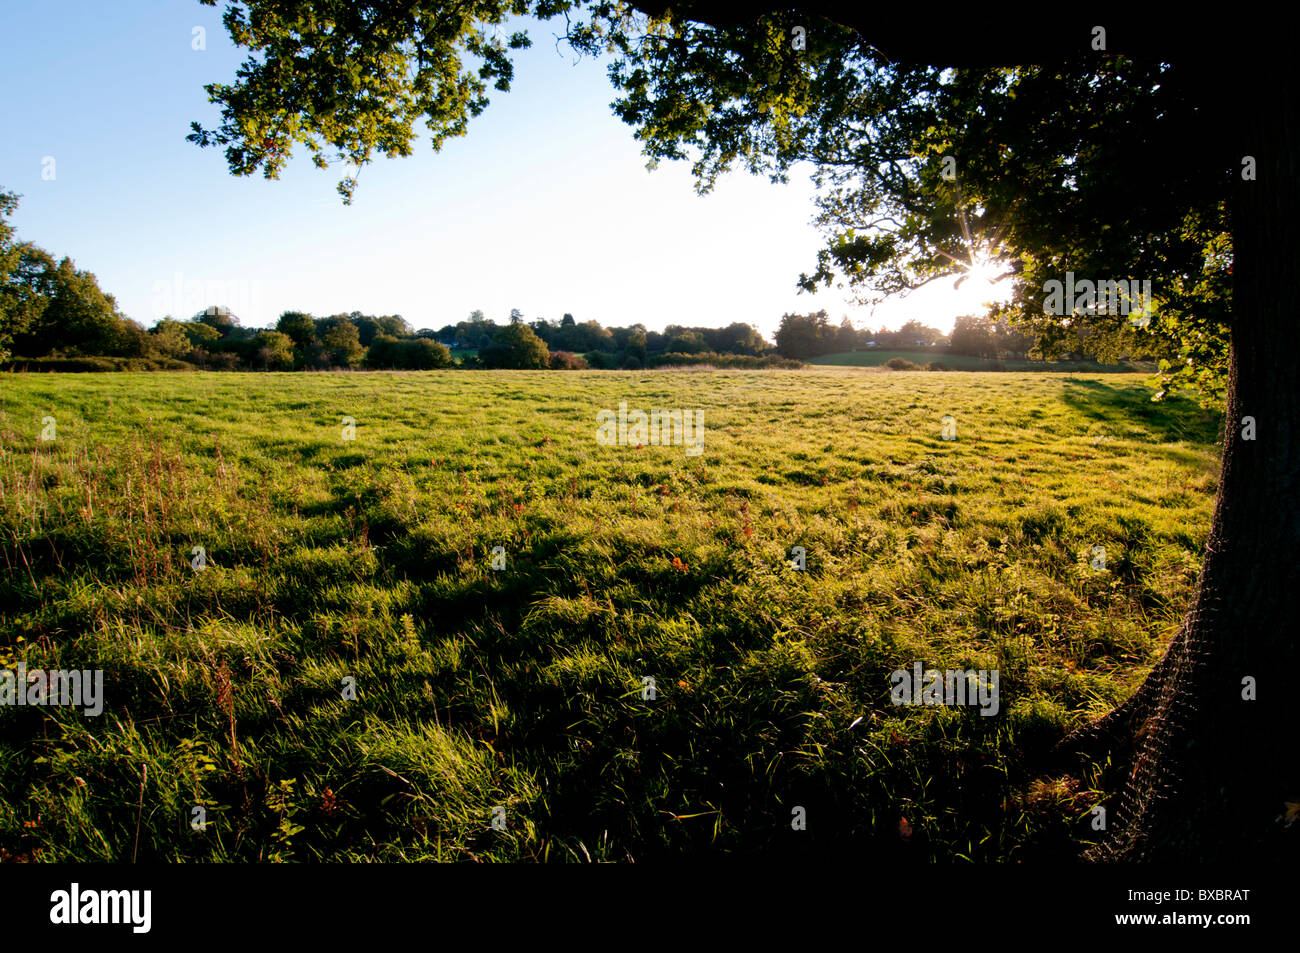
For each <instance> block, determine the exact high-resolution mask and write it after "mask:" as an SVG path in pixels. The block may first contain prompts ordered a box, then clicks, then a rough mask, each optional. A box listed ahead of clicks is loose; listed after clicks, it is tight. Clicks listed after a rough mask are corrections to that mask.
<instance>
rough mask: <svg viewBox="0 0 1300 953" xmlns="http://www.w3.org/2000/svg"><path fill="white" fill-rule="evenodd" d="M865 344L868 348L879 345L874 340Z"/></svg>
mask: <svg viewBox="0 0 1300 953" xmlns="http://www.w3.org/2000/svg"><path fill="white" fill-rule="evenodd" d="M866 346H867V347H868V348H873V347H880V345H879V344H877V343H876V342H875V341H868V342H867V344H866Z"/></svg>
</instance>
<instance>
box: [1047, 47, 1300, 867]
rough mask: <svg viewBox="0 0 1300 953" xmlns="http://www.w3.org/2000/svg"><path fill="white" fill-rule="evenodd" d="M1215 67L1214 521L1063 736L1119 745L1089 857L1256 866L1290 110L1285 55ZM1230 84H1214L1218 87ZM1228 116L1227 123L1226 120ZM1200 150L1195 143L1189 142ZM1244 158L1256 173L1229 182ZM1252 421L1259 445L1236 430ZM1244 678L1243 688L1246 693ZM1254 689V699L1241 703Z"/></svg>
mask: <svg viewBox="0 0 1300 953" xmlns="http://www.w3.org/2000/svg"><path fill="white" fill-rule="evenodd" d="M1256 62H1257V63H1259V65H1258V66H1257V67H1254V68H1252V69H1251V74H1253V75H1249V76H1242V75H1240V74H1238V75H1237V76H1232V77H1229V78H1224V77H1223V76H1222V74H1220V84H1221V86H1220V90H1219V91H1217V92H1216V93H1215V94H1214V95H1213V96H1211V99H1212V100H1216V101H1217V102H1219V103H1221V104H1224V105H1228V104H1227V102H1226V97H1227V95H1229V93H1235V94H1236V97H1235V100H1234V101H1233V102H1232V103H1231V104H1230V106H1229V108H1230V110H1232V111H1233V112H1234V114H1235V119H1234V118H1232V117H1230V116H1229V114H1228V113H1226V112H1220V111H1219V110H1217V109H1214V110H1211V111H1210V117H1207V118H1212V119H1223V120H1224V121H1225V122H1226V123H1227V128H1225V127H1224V126H1220V125H1218V124H1217V123H1215V122H1207V123H1206V128H1205V136H1206V137H1207V138H1209V137H1213V136H1216V135H1220V134H1227V135H1232V133H1233V132H1236V131H1239V133H1240V134H1239V135H1235V136H1233V137H1232V138H1231V139H1229V140H1228V141H1231V142H1234V143H1240V144H1241V150H1240V151H1241V153H1242V155H1241V156H1239V157H1237V159H1236V161H1237V163H1238V165H1237V168H1236V171H1235V172H1234V177H1235V178H1236V180H1237V181H1236V184H1235V186H1234V194H1233V208H1232V230H1233V246H1234V263H1233V316H1232V358H1231V378H1230V382H1229V389H1228V398H1227V407H1226V434H1225V437H1224V446H1223V462H1222V471H1221V474H1220V478H1219V492H1218V500H1217V503H1216V506H1215V512H1214V520H1213V524H1212V526H1211V529H1210V535H1209V539H1208V541H1207V543H1206V554H1205V562H1204V565H1203V567H1202V569H1201V575H1200V579H1199V582H1198V584H1197V589H1196V593H1195V596H1194V597H1193V601H1192V605H1191V608H1190V609H1189V611H1188V613H1187V616H1186V618H1185V619H1184V621H1183V624H1182V627H1181V628H1180V630H1179V632H1178V633H1177V635H1176V636H1175V637H1174V638H1173V640H1172V641H1171V643H1170V645H1169V648H1168V650H1167V652H1166V654H1165V656H1164V657H1163V658H1162V659H1161V661H1160V662H1159V663H1158V664H1157V665H1156V666H1155V668H1154V669H1153V670H1152V672H1151V674H1150V675H1149V676H1148V678H1147V680H1146V682H1145V683H1144V684H1143V686H1142V687H1141V688H1140V689H1139V690H1138V692H1137V693H1136V694H1135V695H1134V696H1133V697H1132V698H1131V699H1130V700H1129V701H1128V702H1126V703H1125V704H1124V705H1122V706H1120V707H1119V708H1117V709H1116V710H1115V711H1113V712H1112V713H1111V714H1110V715H1108V716H1106V717H1105V718H1103V719H1101V721H1099V722H1097V723H1096V724H1094V725H1091V726H1089V727H1088V728H1086V729H1084V730H1083V731H1081V732H1079V733H1078V734H1077V735H1075V736H1074V737H1072V738H1071V739H1067V743H1068V744H1069V745H1070V746H1071V747H1074V748H1076V749H1082V750H1084V751H1090V752H1091V753H1094V754H1095V753H1099V752H1100V751H1102V750H1105V749H1110V750H1111V752H1112V754H1113V755H1114V754H1119V755H1120V756H1121V758H1122V757H1123V756H1124V755H1128V756H1129V760H1127V761H1125V762H1124V763H1125V764H1126V774H1127V779H1126V781H1125V782H1124V785H1123V788H1122V790H1121V791H1120V793H1119V798H1118V803H1117V805H1115V808H1114V812H1113V813H1112V816H1111V818H1110V824H1109V825H1108V826H1109V832H1108V834H1107V836H1106V839H1105V840H1104V841H1103V843H1102V844H1101V845H1100V846H1099V847H1097V848H1095V849H1094V850H1092V851H1091V852H1090V853H1089V855H1088V857H1089V859H1092V860H1172V859H1180V860H1198V861H1205V860H1219V861H1223V860H1243V859H1251V860H1266V859H1281V858H1282V857H1283V855H1284V854H1286V855H1292V856H1293V855H1294V854H1295V852H1296V849H1297V842H1300V823H1295V824H1294V826H1290V827H1289V826H1287V822H1286V821H1285V820H1284V819H1283V816H1284V815H1285V814H1286V812H1287V810H1288V808H1287V804H1288V802H1289V803H1292V804H1297V810H1300V804H1298V803H1297V802H1300V756H1298V754H1297V750H1296V749H1297V741H1296V739H1295V738H1294V737H1293V733H1294V732H1295V731H1296V729H1297V728H1300V719H1297V710H1298V707H1300V706H1298V705H1297V695H1296V694H1295V693H1296V692H1297V689H1300V685H1292V684H1291V681H1292V679H1295V678H1296V677H1298V676H1300V666H1297V664H1296V663H1297V657H1296V656H1297V651H1296V634H1297V631H1298V630H1300V626H1297V622H1296V619H1295V614H1294V609H1293V607H1292V606H1291V605H1290V599H1291V598H1293V597H1295V596H1296V595H1297V594H1300V572H1298V571H1297V561H1296V560H1297V555H1298V554H1297V549H1300V546H1298V545H1297V544H1298V543H1300V518H1298V517H1300V510H1298V509H1297V496H1298V493H1300V445H1298V444H1297V428H1300V386H1297V385H1298V383H1300V382H1298V378H1300V375H1298V374H1297V362H1298V361H1300V333H1298V332H1297V328H1298V327H1300V289H1298V288H1297V280H1298V279H1300V267H1298V265H1300V240H1298V235H1297V223H1296V221H1295V216H1296V215H1297V214H1298V213H1300V189H1298V188H1297V182H1300V169H1298V168H1297V156H1298V155H1300V112H1298V110H1297V96H1296V90H1295V88H1294V86H1293V85H1292V83H1291V80H1290V78H1289V77H1287V76H1285V75H1284V73H1283V70H1282V68H1281V65H1280V64H1281V63H1282V62H1283V60H1281V59H1280V58H1275V57H1272V56H1268V55H1266V54H1264V53H1262V51H1261V53H1260V55H1259V56H1258V57H1257V60H1256ZM1225 83H1226V84H1230V89H1229V90H1224V89H1223V86H1222V84H1225ZM1234 125H1235V127H1236V128H1235V129H1234V128H1233V126H1234ZM1198 146H1199V147H1202V148H1204V145H1200V144H1198V143H1195V142H1189V143H1188V146H1187V147H1188V149H1196V148H1198ZM1246 155H1252V156H1254V158H1255V160H1256V163H1257V176H1256V180H1255V181H1253V182H1252V181H1243V180H1242V179H1241V169H1242V168H1243V167H1242V166H1241V165H1240V162H1241V159H1242V158H1243V157H1244V156H1246ZM1248 417H1249V418H1254V429H1255V439H1254V440H1250V439H1245V436H1249V434H1246V435H1245V436H1243V430H1244V429H1245V425H1244V424H1243V420H1244V418H1248ZM1248 683H1253V685H1254V691H1253V693H1252V692H1251V690H1250V688H1249V684H1248ZM1251 694H1253V695H1254V696H1255V697H1254V699H1253V700H1252V699H1251V698H1250V697H1249V696H1250V695H1251Z"/></svg>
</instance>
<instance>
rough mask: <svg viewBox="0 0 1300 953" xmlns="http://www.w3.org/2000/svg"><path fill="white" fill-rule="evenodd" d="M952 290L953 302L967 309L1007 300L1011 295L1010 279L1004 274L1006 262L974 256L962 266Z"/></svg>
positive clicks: (978, 308) (973, 309)
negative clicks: (962, 268)
mask: <svg viewBox="0 0 1300 953" xmlns="http://www.w3.org/2000/svg"><path fill="white" fill-rule="evenodd" d="M953 291H954V295H953V299H954V304H956V305H957V306H958V307H959V308H964V309H966V310H968V311H978V310H982V309H984V308H986V307H988V306H990V305H993V304H997V303H998V302H1001V301H1005V300H1007V299H1008V298H1010V297H1011V281H1010V278H1009V276H1007V274H1006V263H1005V262H1000V261H997V260H995V259H992V258H981V257H976V258H975V259H974V260H973V261H972V262H971V263H970V264H969V265H965V266H964V270H963V273H962V275H961V276H960V277H959V278H957V280H956V281H954V282H953ZM958 313H964V312H961V311H959V312H958Z"/></svg>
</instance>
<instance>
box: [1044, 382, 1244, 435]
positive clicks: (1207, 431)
mask: <svg viewBox="0 0 1300 953" xmlns="http://www.w3.org/2000/svg"><path fill="white" fill-rule="evenodd" d="M1065 384H1066V385H1067V386H1066V388H1065V391H1064V395H1063V398H1062V399H1063V400H1064V401H1065V403H1066V405H1067V406H1068V407H1070V408H1071V409H1072V410H1076V411H1078V412H1079V413H1081V414H1083V415H1084V416H1085V417H1087V418H1089V419H1091V420H1097V421H1104V422H1106V423H1109V424H1114V425H1121V426H1122V425H1133V426H1138V427H1141V428H1142V429H1144V430H1146V431H1148V432H1149V433H1151V434H1152V435H1153V437H1154V439H1155V441H1156V442H1160V443H1168V442H1171V441H1178V440H1187V441H1191V442H1193V443H1217V442H1218V439H1219V424H1220V420H1221V415H1220V414H1219V413H1217V412H1215V411H1211V410H1205V409H1204V408H1202V407H1201V406H1199V405H1198V404H1197V403H1196V402H1195V401H1193V400H1190V399H1189V398H1186V397H1167V398H1166V399H1165V400H1164V401H1163V402H1161V403H1153V402H1152V400H1151V397H1152V392H1151V390H1150V389H1149V388H1147V387H1142V386H1140V385H1137V386H1134V385H1130V386H1119V385H1115V384H1106V383H1102V382H1101V381H1093V380H1086V379H1084V378H1080V377H1067V378H1066V379H1065Z"/></svg>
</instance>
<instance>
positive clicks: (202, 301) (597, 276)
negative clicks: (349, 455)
mask: <svg viewBox="0 0 1300 953" xmlns="http://www.w3.org/2000/svg"><path fill="white" fill-rule="evenodd" d="M220 15H221V8H219V7H218V8H212V7H204V6H200V5H199V4H198V3H197V2H193V0H121V2H114V3H105V2H103V0H96V2H86V0H79V2H57V0H51V2H41V3H34V4H18V3H14V2H7V3H4V4H3V5H0V129H3V130H4V145H3V147H0V188H6V189H9V190H11V191H16V192H18V193H20V194H21V195H22V196H23V197H22V199H21V202H20V204H19V208H18V211H17V213H16V214H15V216H14V224H15V226H16V228H17V230H18V236H19V238H20V239H22V240H25V241H31V242H35V243H36V244H38V245H40V246H42V247H43V248H45V249H46V250H47V251H49V252H50V253H51V254H53V255H55V256H56V257H61V256H63V255H69V256H71V257H72V258H73V260H74V261H75V262H76V263H77V265H78V267H80V268H84V269H87V270H89V271H91V272H94V274H95V275H96V277H97V278H98V279H99V282H100V284H101V286H102V287H103V288H104V289H105V290H106V291H108V292H109V293H111V294H113V295H114V296H115V297H116V298H117V301H118V304H119V305H120V306H121V308H122V309H123V311H125V312H126V313H127V314H128V315H130V316H131V317H133V318H135V319H136V320H138V321H140V322H141V323H142V324H144V325H145V326H151V325H152V324H153V323H154V322H155V321H156V320H158V318H160V317H162V315H163V314H164V313H171V314H173V315H175V316H177V317H181V318H185V317H189V316H191V315H192V314H193V313H194V312H196V311H198V310H199V309H200V308H202V307H204V306H206V305H208V304H226V305H228V306H229V307H230V308H231V309H232V310H234V312H235V313H236V314H237V315H239V316H240V318H241V319H242V321H243V323H244V324H245V325H247V326H263V327H264V326H268V325H272V324H274V323H275V320H276V318H277V317H278V316H279V314H280V313H281V312H282V311H285V310H289V309H296V310H303V311H309V312H312V313H314V314H317V315H325V314H334V313H337V312H340V311H353V310H357V311H362V312H364V313H367V314H401V315H403V316H404V317H405V318H406V319H407V321H409V322H410V323H411V324H412V325H413V326H414V327H417V328H419V327H433V328H437V327H441V326H442V325H444V324H448V323H455V322H456V321H459V320H462V319H464V318H465V317H466V316H467V315H468V314H469V312H470V311H472V310H473V309H475V308H481V309H482V310H483V311H485V312H486V313H487V315H488V316H489V317H492V318H495V319H496V320H497V321H501V322H503V321H505V320H506V318H507V316H508V314H509V311H510V309H511V308H519V309H521V310H522V311H523V312H524V314H525V316H526V317H527V319H528V320H532V319H533V318H537V317H546V318H550V319H552V320H558V319H559V318H560V316H561V315H562V314H563V313H564V312H566V311H568V312H572V313H573V314H574V315H575V317H577V319H578V320H579V321H584V320H588V319H591V318H595V319H597V320H599V321H601V322H602V323H604V324H606V325H626V324H631V323H634V322H637V321H640V322H642V323H644V324H645V325H646V326H647V327H648V328H651V329H662V328H663V327H664V326H665V325H666V324H670V323H673V324H686V325H704V326H721V325H725V324H728V323H730V322H732V321H747V322H749V323H752V324H754V325H755V326H756V327H758V328H759V330H760V331H762V332H763V333H764V334H765V335H767V336H768V337H769V338H770V337H771V334H772V332H773V331H774V330H775V329H776V326H777V324H778V322H779V320H780V316H781V314H782V313H783V312H785V311H800V312H806V311H812V310H817V309H819V308H825V309H826V310H827V311H829V312H830V314H831V317H832V319H833V320H834V321H836V322H838V321H839V319H840V317H841V316H842V315H844V314H848V315H849V316H850V317H851V318H852V319H853V321H854V322H855V323H856V324H858V325H859V326H862V325H864V324H869V325H870V326H871V327H873V328H874V327H879V326H880V325H881V324H887V325H890V326H897V325H898V324H901V323H902V321H903V320H906V318H908V317H911V316H916V317H919V318H921V319H922V320H925V321H926V322H927V323H930V324H933V325H935V326H936V327H940V328H942V329H943V330H948V329H949V328H950V327H951V323H952V319H953V317H954V316H955V315H956V314H958V313H961V312H963V311H966V310H971V308H970V307H969V300H968V299H969V296H968V295H966V296H958V295H955V294H954V293H952V292H951V290H950V289H948V290H946V291H945V290H944V289H942V288H932V289H927V291H926V292H923V293H921V295H917V296H913V297H912V298H911V299H909V300H907V301H903V302H899V303H894V302H889V303H886V304H885V305H882V306H881V307H879V308H877V309H876V312H875V314H874V315H872V314H871V313H870V312H869V311H868V310H867V309H864V308H859V307H855V306H853V305H852V304H851V303H850V302H849V301H847V300H846V298H845V297H844V295H843V294H842V293H839V292H823V293H821V294H819V295H816V296H813V295H808V294H799V293H797V292H796V290H795V281H796V279H797V278H798V275H799V273H800V272H801V271H807V270H811V269H812V267H813V265H814V262H815V257H816V251H817V249H818V248H819V247H820V240H819V237H818V235H817V232H816V230H815V229H814V228H813V226H812V225H811V218H812V215H813V205H812V186H811V185H810V184H809V183H808V182H807V181H806V177H797V178H794V179H793V180H792V182H791V183H790V184H789V185H788V186H774V185H772V184H771V183H769V182H768V181H767V180H766V179H764V178H760V177H755V176H750V175H748V174H745V173H743V172H737V173H734V174H732V175H731V176H729V177H728V178H726V179H724V180H723V181H721V182H720V184H719V185H718V187H717V189H716V190H715V192H714V193H713V194H710V195H707V196H697V195H696V194H695V193H694V191H693V189H692V182H691V178H690V175H689V168H688V166H687V164H686V163H671V164H669V163H665V164H663V165H661V166H660V167H659V169H658V170H656V171H655V172H648V171H647V170H646V168H645V159H644V157H642V156H641V155H640V149H639V146H638V145H637V143H636V142H635V141H634V139H633V138H632V129H631V128H630V127H628V126H625V125H624V124H623V123H621V122H619V121H618V120H617V119H616V118H615V117H614V116H613V114H612V113H611V111H610V108H609V103H610V102H611V101H612V99H613V91H612V89H611V87H610V85H609V82H608V80H607V79H606V77H605V70H604V66H603V64H601V63H599V62H594V61H591V60H583V61H579V62H577V63H576V64H575V62H574V61H575V57H574V55H573V54H572V53H571V52H570V51H569V50H568V49H567V48H566V47H563V46H561V47H560V48H559V49H558V50H557V47H556V43H555V40H554V38H553V34H554V29H555V28H554V27H553V26H551V25H549V24H546V23H539V24H534V25H532V26H530V28H529V33H530V36H531V37H532V39H533V47H532V48H531V49H530V50H527V51H523V52H519V53H516V54H515V56H516V74H515V82H514V88H513V90H512V91H511V92H510V93H499V92H495V91H494V93H493V101H492V104H491V105H490V106H489V107H488V109H487V111H486V112H485V113H484V114H483V115H482V116H480V117H479V118H478V119H476V120H472V121H471V123H470V128H469V133H468V135H467V136H465V137H462V138H460V139H457V140H453V141H452V142H451V143H450V144H448V145H447V146H446V147H444V149H443V151H442V152H441V153H435V152H433V151H432V149H431V148H430V147H429V145H428V140H427V139H418V140H417V143H416V146H415V154H414V155H413V156H410V157H408V158H405V159H391V160H390V159H382V158H381V159H379V160H377V161H376V162H374V163H372V164H371V165H369V166H367V167H366V168H365V169H364V170H363V172H362V173H361V176H360V180H359V181H360V186H359V189H358V191H357V195H356V199H355V201H354V204H353V205H352V206H350V207H344V206H343V205H342V204H341V201H340V200H339V197H338V194H337V193H336V192H335V184H336V183H337V181H338V180H339V178H340V177H341V176H342V171H341V170H340V169H338V168H333V167H332V168H330V169H329V170H326V171H321V170H317V169H315V168H314V167H313V166H312V165H311V163H310V161H309V160H308V159H307V158H306V157H305V156H303V155H295V158H294V160H293V161H292V162H291V163H290V164H289V166H288V167H287V168H286V170H285V172H284V173H283V174H282V176H281V178H280V179H279V180H277V181H266V180H264V179H262V178H261V177H260V176H254V177H247V178H238V177H234V176H232V175H230V174H229V172H227V170H226V164H225V158H224V155H223V154H222V151H221V150H220V149H200V148H198V147H197V146H195V145H192V144H191V143H188V142H186V141H185V136H186V134H187V133H188V132H189V124H190V122H191V121H194V120H197V121H199V122H201V123H203V124H204V125H205V126H207V127H208V128H211V127H212V126H214V125H216V122H217V118H218V115H217V109H216V107H215V106H212V105H210V104H208V103H207V101H206V99H207V97H206V94H205V93H204V91H203V86H204V84H206V83H210V82H229V81H232V80H233V78H234V74H235V70H236V68H237V66H238V65H239V63H240V62H241V61H242V60H243V59H244V56H243V55H242V53H241V51H239V50H236V49H235V48H234V47H233V46H232V44H231V43H230V40H229V38H228V37H227V35H226V33H225V30H224V29H223V28H222V26H221V21H220ZM196 26H199V27H203V28H204V29H205V31H206V49H204V50H195V49H193V48H192V47H193V42H192V41H193V30H194V28H195V27H196ZM419 128H421V127H420V126H419V125H417V129H419ZM47 157H51V158H52V159H53V160H54V164H53V172H54V177H53V178H52V179H45V178H43V177H42V171H43V169H46V168H49V164H48V161H47ZM940 284H942V285H945V286H946V285H947V284H948V283H947V282H942V283H940ZM210 293H213V294H215V295H216V297H217V300H213V299H210V297H209V294H210ZM922 295H923V296H922Z"/></svg>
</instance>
